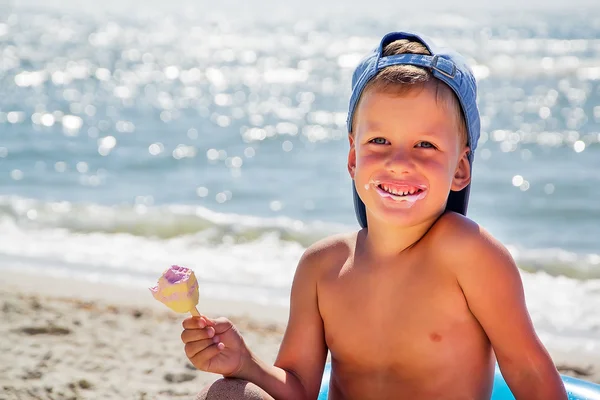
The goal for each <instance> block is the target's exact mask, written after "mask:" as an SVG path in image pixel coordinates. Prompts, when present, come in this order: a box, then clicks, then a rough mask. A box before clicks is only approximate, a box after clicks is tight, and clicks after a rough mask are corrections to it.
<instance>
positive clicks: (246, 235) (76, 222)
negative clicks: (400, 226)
mask: <svg viewBox="0 0 600 400" xmlns="http://www.w3.org/2000/svg"><path fill="white" fill-rule="evenodd" d="M2 219H9V220H11V221H13V222H14V223H15V224H16V225H18V226H19V227H21V228H25V229H32V228H33V229H66V230H68V231H71V232H74V233H105V234H129V235H133V236H140V237H147V238H157V239H171V238H176V237H181V236H188V235H195V236H196V237H197V238H198V239H201V240H202V241H204V242H205V243H207V244H216V243H222V242H224V241H226V242H228V243H244V242H251V241H255V240H257V239H259V238H261V237H262V236H264V235H266V234H269V235H275V236H277V237H278V238H279V239H280V240H282V241H289V242H297V243H299V244H301V245H302V246H304V247H308V246H309V245H310V244H311V243H314V242H315V241H316V240H319V239H320V238H323V237H325V236H327V235H329V234H332V233H335V232H339V231H342V230H344V229H345V228H346V227H343V226H338V225H334V224H330V223H323V222H319V221H315V222H310V223H306V222H303V221H299V220H293V219H291V218H286V217H279V218H261V217H255V216H246V215H239V214H222V213H217V212H214V211H211V210H209V209H207V208H204V207H200V206H190V205H165V206H147V205H144V204H137V205H116V206H104V205H99V204H82V203H71V202H66V201H61V202H44V201H40V200H33V199H24V198H20V197H15V196H4V197H0V220H2Z"/></svg>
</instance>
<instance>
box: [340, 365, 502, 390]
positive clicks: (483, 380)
mask: <svg viewBox="0 0 600 400" xmlns="http://www.w3.org/2000/svg"><path fill="white" fill-rule="evenodd" d="M476 364H479V365H476ZM493 374H494V363H493V357H491V355H490V357H489V360H486V362H474V360H464V359H463V360H460V359H457V360H454V362H452V363H448V364H447V365H445V366H441V365H440V366H439V367H438V368H430V369H429V370H428V371H424V370H421V371H417V370H413V371H410V372H408V373H405V372H404V371H398V370H394V369H393V368H381V369H359V368H356V369H354V368H353V366H351V365H348V364H343V363H337V362H336V361H335V360H332V372H331V380H330V388H329V399H330V400H370V399H373V400H375V399H377V400H385V399H390V400H393V399H411V400H459V399H460V400H467V399H468V400H489V399H490V396H491V392H492V385H493Z"/></svg>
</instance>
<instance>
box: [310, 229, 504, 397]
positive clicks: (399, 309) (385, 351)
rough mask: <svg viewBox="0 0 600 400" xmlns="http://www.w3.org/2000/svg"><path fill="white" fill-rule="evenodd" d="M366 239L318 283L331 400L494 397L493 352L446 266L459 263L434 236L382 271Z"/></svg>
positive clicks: (351, 240)
mask: <svg viewBox="0 0 600 400" xmlns="http://www.w3.org/2000/svg"><path fill="white" fill-rule="evenodd" d="M434 228H435V227H434ZM361 235H363V233H360V234H359V236H358V239H357V235H356V234H354V235H352V236H349V237H348V238H347V240H348V247H347V248H346V249H347V250H346V251H345V252H344V251H339V253H340V254H339V255H337V257H336V256H334V257H333V259H335V260H336V262H333V263H332V264H331V265H328V266H327V267H326V270H325V271H324V273H323V275H321V279H320V281H319V282H318V299H319V310H320V312H321V316H322V318H323V323H324V328H325V339H326V341H327V346H328V348H329V350H330V352H331V355H332V363H333V370H332V377H331V387H330V399H334V400H335V399H361V400H367V399H381V400H383V399H399V398H411V399H438V400H439V399H474V400H475V399H476V400H479V399H487V398H489V396H490V393H491V388H492V379H493V378H492V376H493V375H492V372H493V368H494V358H493V353H492V350H491V346H490V343H489V340H488V339H487V337H486V335H485V333H484V331H483V329H482V328H481V326H480V325H479V323H478V322H477V320H476V319H475V318H474V317H473V315H472V314H471V312H470V311H469V308H468V305H467V302H466V300H465V298H464V295H463V293H462V291H461V288H460V286H459V284H458V282H457V280H456V277H455V276H454V274H453V273H452V271H451V269H449V268H448V267H447V265H448V264H449V262H459V261H458V260H444V258H443V257H444V255H443V254H439V253H440V251H439V250H438V251H436V247H435V246H433V242H436V240H439V237H438V238H435V236H436V232H434V229H432V232H430V233H429V234H427V235H426V237H424V238H423V239H422V240H421V241H420V242H419V243H418V244H417V245H416V246H414V247H413V248H412V249H410V251H407V252H406V253H405V254H403V255H402V256H399V257H397V258H395V259H390V260H387V261H383V262H378V263H377V265H375V263H374V262H373V261H372V260H369V259H368V258H367V257H366V256H364V255H363V254H361V251H360V243H361V239H360V237H361ZM357 240H358V246H357ZM437 247H438V248H439V246H437ZM354 249H358V250H356V252H355V250H354Z"/></svg>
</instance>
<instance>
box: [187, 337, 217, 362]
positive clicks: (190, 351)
mask: <svg viewBox="0 0 600 400" xmlns="http://www.w3.org/2000/svg"><path fill="white" fill-rule="evenodd" d="M214 345H215V343H214V342H213V340H212V339H204V340H196V341H195V342H189V343H186V344H185V346H184V350H185V355H186V356H187V358H189V359H190V360H191V359H192V358H194V357H196V356H197V355H198V354H199V353H201V352H203V351H204V350H206V349H207V348H209V347H210V346H214Z"/></svg>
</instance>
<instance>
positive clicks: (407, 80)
mask: <svg viewBox="0 0 600 400" xmlns="http://www.w3.org/2000/svg"><path fill="white" fill-rule="evenodd" d="M348 132H349V136H348V137H349V145H350V150H349V154H348V171H349V173H350V176H351V177H352V180H353V183H354V195H355V198H354V201H355V206H356V210H357V217H358V219H359V222H360V224H361V226H362V227H363V228H362V229H361V230H360V231H358V232H353V233H348V234H344V235H338V236H334V237H329V238H326V239H324V240H322V241H320V242H318V243H315V244H314V245H312V246H311V247H310V248H308V249H307V250H306V252H305V254H304V255H303V256H302V258H301V260H300V262H299V265H298V268H297V271H296V275H295V277H294V282H293V285H292V293H291V303H290V316H289V321H288V326H287V329H286V332H285V335H284V338H283V342H282V344H281V348H280V351H279V354H278V356H277V359H276V361H275V363H274V365H273V366H271V365H267V364H265V363H264V362H262V361H260V360H258V359H257V357H256V356H255V355H254V354H253V353H252V351H251V350H250V349H249V348H247V346H246V345H245V343H244V341H243V338H242V336H241V335H240V334H239V332H238V331H237V330H236V329H235V327H233V326H232V325H231V323H230V322H229V321H228V320H226V319H223V318H220V319H211V318H208V317H204V316H203V317H201V318H199V319H198V318H189V319H186V320H185V321H184V323H183V326H184V332H183V333H182V340H183V342H184V343H186V345H185V350H186V354H187V356H188V358H189V359H190V361H191V362H192V363H193V364H194V365H195V366H196V367H197V368H199V369H201V370H205V371H209V372H214V373H218V374H222V375H223V376H225V377H229V378H239V379H243V380H245V381H249V382H252V383H253V385H245V390H246V391H245V394H244V395H243V396H239V395H237V394H234V392H235V391H234V390H233V389H231V390H230V392H229V393H228V392H227V391H228V389H227V388H228V387H229V388H233V387H234V386H235V384H234V382H237V384H239V382H240V381H235V380H224V381H220V382H219V383H216V384H214V385H220V386H219V393H220V394H216V395H215V394H213V395H211V393H215V392H214V391H212V392H211V390H210V388H208V389H207V390H206V391H205V392H204V394H202V395H201V397H202V398H213V399H220V398H234V396H235V398H247V399H250V398H263V399H271V398H275V399H285V400H288V399H316V398H317V395H318V392H319V388H320V384H321V377H322V374H323V368H324V363H325V359H326V356H327V351H329V352H330V353H331V360H332V373H331V380H330V388H329V398H330V399H335V400H339V399H357V400H367V399H403V398H407V399H408V398H410V399H436V400H439V399H477V400H483V399H489V398H490V393H491V390H492V384H493V376H494V365H495V362H496V361H497V362H498V365H499V367H500V369H501V371H502V374H503V375H504V378H505V379H506V381H507V383H508V385H509V387H510V389H511V390H512V392H513V393H514V395H515V397H516V398H517V399H519V400H520V399H523V400H535V399H544V400H548V399H566V398H567V396H566V393H565V390H564V387H563V384H562V381H561V379H560V376H559V375H558V372H557V370H556V368H555V367H554V364H553V363H552V360H551V359H550V357H549V355H548V353H547V352H546V350H545V348H544V347H543V345H542V344H541V342H540V341H539V339H538V337H537V335H536V333H535V331H534V328H533V325H532V323H531V320H530V317H529V314H528V312H527V309H526V305H525V301H524V294H523V288H522V283H521V280H520V275H519V272H518V270H517V268H516V266H515V263H514V261H513V259H512V258H511V256H510V254H509V253H508V251H507V250H506V249H505V248H504V247H503V246H502V245H501V244H500V243H498V242H497V241H496V240H495V239H494V238H493V237H491V236H490V235H489V234H488V233H487V232H485V231H484V230H483V229H482V228H481V227H479V226H478V225H477V224H476V223H474V222H473V221H471V220H469V219H468V218H466V217H465V214H466V208H467V203H468V196H469V188H470V182H471V170H472V163H473V155H474V151H475V148H476V146H477V140H478V138H479V113H478V110H477V105H476V83H475V79H474V77H473V75H472V73H471V71H470V70H469V68H468V67H467V66H466V64H465V62H464V60H463V58H462V57H461V56H459V55H458V54H456V53H454V52H452V51H449V50H447V49H441V48H437V47H436V46H435V45H434V44H433V43H432V42H431V41H428V40H426V39H425V38H423V37H421V36H418V35H415V34H412V33H406V32H396V33H391V34H388V35H386V36H385V37H384V38H383V39H382V40H381V43H380V45H379V47H378V48H377V49H376V50H374V51H373V52H372V53H371V54H369V56H368V57H367V58H365V59H364V60H363V61H362V62H361V63H360V64H359V66H358V67H357V69H356V71H355V73H354V76H353V79H352V97H351V99H350V109H349V114H348ZM214 387H216V386H213V388H214ZM211 396H212V397H211ZM252 396H254V397H252Z"/></svg>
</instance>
